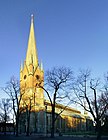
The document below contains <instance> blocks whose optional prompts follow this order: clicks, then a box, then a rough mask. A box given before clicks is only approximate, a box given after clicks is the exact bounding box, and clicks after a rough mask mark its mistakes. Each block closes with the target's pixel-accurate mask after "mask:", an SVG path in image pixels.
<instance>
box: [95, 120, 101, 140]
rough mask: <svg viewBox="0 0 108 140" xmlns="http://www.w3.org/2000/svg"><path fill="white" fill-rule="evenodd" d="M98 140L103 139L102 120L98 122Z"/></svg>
mask: <svg viewBox="0 0 108 140" xmlns="http://www.w3.org/2000/svg"><path fill="white" fill-rule="evenodd" d="M96 127H97V140H101V135H102V127H101V122H100V121H99V122H98V123H97V126H96Z"/></svg>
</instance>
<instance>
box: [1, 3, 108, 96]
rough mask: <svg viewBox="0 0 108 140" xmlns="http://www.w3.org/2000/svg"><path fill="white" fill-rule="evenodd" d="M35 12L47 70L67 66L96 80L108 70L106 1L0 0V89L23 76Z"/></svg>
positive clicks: (107, 12)
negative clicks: (82, 70) (89, 70)
mask: <svg viewBox="0 0 108 140" xmlns="http://www.w3.org/2000/svg"><path fill="white" fill-rule="evenodd" d="M31 14H34V24H35V36H36V42H37V50H38V58H39V61H41V60H42V62H43V65H44V70H45V71H46V70H47V69H50V68H52V67H53V66H63V65H64V66H67V67H71V68H72V69H73V71H75V72H76V71H78V69H79V68H90V69H91V70H92V72H93V73H94V76H96V77H97V76H98V77H99V76H103V74H104V73H105V72H107V71H108V0H0V87H3V86H5V83H6V82H7V81H9V79H10V77H11V76H12V75H14V76H15V77H17V78H19V71H20V64H21V61H24V59H25V57H26V50H27V43H28V35H29V29H30V18H31V17H30V15H31ZM1 95H2V92H1ZM1 95H0V96H1Z"/></svg>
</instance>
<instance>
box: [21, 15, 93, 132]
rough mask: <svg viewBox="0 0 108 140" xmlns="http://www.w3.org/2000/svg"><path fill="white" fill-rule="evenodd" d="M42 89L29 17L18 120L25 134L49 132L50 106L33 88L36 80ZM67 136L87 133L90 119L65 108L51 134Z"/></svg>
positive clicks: (32, 21) (59, 105) (42, 94)
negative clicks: (58, 131) (80, 132)
mask: <svg viewBox="0 0 108 140" xmlns="http://www.w3.org/2000/svg"><path fill="white" fill-rule="evenodd" d="M40 80H41V81H42V82H41V86H44V69H43V66H42V63H40V64H39V61H38V53H37V47H36V39H35V32H34V18H33V16H31V25H30V33H29V39H28V48H27V53H26V59H25V61H24V64H23V65H21V69H20V96H21V103H20V110H22V115H21V117H20V123H19V130H20V131H21V132H26V131H27V129H28V127H29V131H30V132H31V133H44V134H46V133H49V132H50V131H51V104H50V102H49V101H48V100H46V99H45V97H44V91H43V89H42V88H39V87H37V85H38V83H39V81H40ZM63 107H64V106H63V105H61V104H57V105H56V109H55V112H56V114H59V112H60V110H61V108H63ZM58 129H59V130H60V131H61V132H62V133H67V132H68V133H69V132H70V133H71V132H75V131H86V130H87V131H89V130H91V129H92V120H91V118H90V117H89V116H88V115H87V114H86V113H85V114H81V112H80V111H78V110H76V109H74V108H71V107H66V108H65V110H64V111H63V112H62V113H61V114H60V116H59V117H58V119H57V120H56V123H55V131H56V130H58Z"/></svg>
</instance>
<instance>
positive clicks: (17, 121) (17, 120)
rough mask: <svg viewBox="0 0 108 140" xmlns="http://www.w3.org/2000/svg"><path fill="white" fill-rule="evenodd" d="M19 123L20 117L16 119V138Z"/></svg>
mask: <svg viewBox="0 0 108 140" xmlns="http://www.w3.org/2000/svg"><path fill="white" fill-rule="evenodd" d="M18 123H19V117H16V136H18Z"/></svg>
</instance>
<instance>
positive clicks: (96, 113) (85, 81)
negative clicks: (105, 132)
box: [72, 69, 107, 140]
mask: <svg viewBox="0 0 108 140" xmlns="http://www.w3.org/2000/svg"><path fill="white" fill-rule="evenodd" d="M99 84H100V82H99V79H97V80H96V79H95V80H94V79H91V78H90V70H88V69H87V70H81V71H80V74H79V76H78V77H77V80H76V83H75V85H74V87H73V91H74V93H75V95H76V97H77V98H76V99H74V100H72V101H73V102H75V103H77V104H79V105H80V106H81V107H83V108H84V110H86V111H87V112H89V113H91V115H92V117H93V119H94V122H95V124H96V131H97V140H100V139H101V132H102V130H101V128H102V127H101V126H102V120H103V115H104V113H105V110H106V107H107V105H105V106H104V108H103V107H102V106H101V104H100V101H99V97H100V96H99V95H101V91H100V90H98V86H99ZM85 102H86V105H85Z"/></svg>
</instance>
